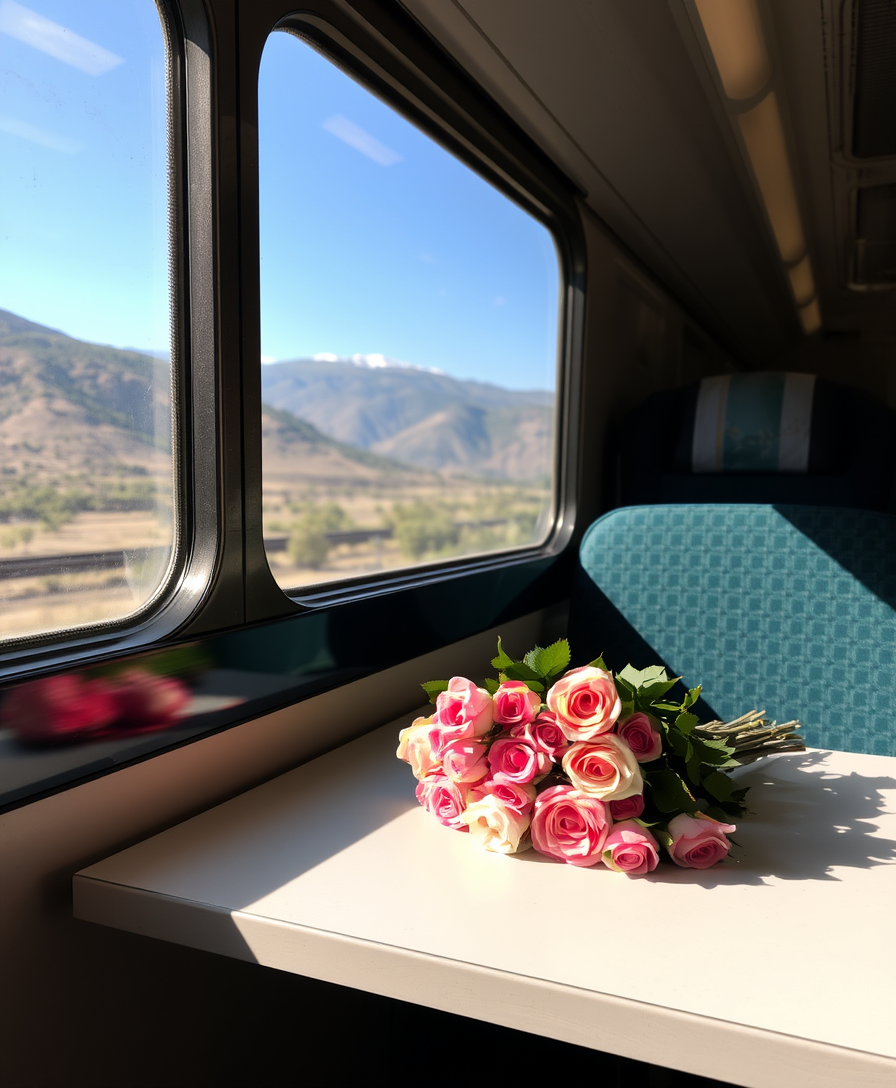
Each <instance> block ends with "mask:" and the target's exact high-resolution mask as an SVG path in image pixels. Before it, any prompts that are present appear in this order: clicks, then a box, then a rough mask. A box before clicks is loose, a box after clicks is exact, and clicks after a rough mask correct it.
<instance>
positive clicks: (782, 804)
mask: <svg viewBox="0 0 896 1088" xmlns="http://www.w3.org/2000/svg"><path fill="white" fill-rule="evenodd" d="M826 755H827V753H825V752H793V753H787V754H783V753H782V754H781V755H777V756H773V757H770V758H767V759H762V760H759V761H757V762H756V763H754V764H752V765H750V766H748V767H745V768H744V769H743V770H741V771H739V772H738V773H737V779H738V782H739V783H740V784H741V785H743V786H749V787H750V792H749V793H748V794H747V804H748V805H749V813H748V815H747V816H746V817H744V818H743V819H742V820H740V821H738V828H737V831H736V833H735V834H734V836H733V838H734V839H735V840H736V842H737V845H736V846H734V847H733V848H732V851H731V855H730V859H729V860H728V861H727V862H725V863H724V864H722V865H718V866H716V867H714V868H712V869H709V870H703V871H695V870H692V869H678V868H674V869H673V868H672V867H671V866H662V867H661V868H660V869H659V870H657V872H655V873H653V874H651V876H650V878H649V879H651V880H663V881H667V882H671V883H680V884H685V883H687V884H690V883H695V884H701V885H703V886H705V887H711V886H713V885H714V884H764V883H765V882H766V881H765V879H764V878H766V877H773V878H775V879H776V880H840V879H841V878H840V877H839V876H838V875H837V870H838V869H842V868H848V869H870V868H872V867H873V866H876V865H886V864H892V863H893V862H894V861H896V840H894V839H891V838H883V837H881V836H880V835H876V834H875V830H876V827H877V823H878V820H879V818H880V816H881V815H882V814H883V813H885V812H886V811H887V809H888V799H887V797H886V794H887V792H888V791H889V792H890V794H891V797H892V795H893V793H894V791H896V779H893V778H890V777H888V776H885V775H884V776H878V775H865V774H860V773H858V772H855V771H854V772H852V773H851V774H848V775H841V774H837V773H835V772H833V771H831V770H830V769H829V768H826V767H825V760H826ZM889 806H890V807H891V806H892V800H890V802H889Z"/></svg>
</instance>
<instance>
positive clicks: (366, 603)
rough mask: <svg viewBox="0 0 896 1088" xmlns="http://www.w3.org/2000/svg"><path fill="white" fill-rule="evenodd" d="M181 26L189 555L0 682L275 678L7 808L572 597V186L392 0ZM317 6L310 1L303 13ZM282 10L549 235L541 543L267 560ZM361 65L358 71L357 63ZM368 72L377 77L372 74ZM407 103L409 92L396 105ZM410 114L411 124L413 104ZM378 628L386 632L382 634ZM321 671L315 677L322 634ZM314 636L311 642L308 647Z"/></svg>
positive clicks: (576, 236)
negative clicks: (452, 553)
mask: <svg viewBox="0 0 896 1088" xmlns="http://www.w3.org/2000/svg"><path fill="white" fill-rule="evenodd" d="M163 3H164V5H165V7H166V9H167V10H168V12H169V14H170V24H169V25H170V26H171V28H172V31H173V34H172V39H173V40H172V52H171V79H172V89H173V95H174V97H173V108H172V109H171V119H172V133H171V139H172V144H173V147H172V152H173V156H172V166H173V171H174V184H173V205H174V208H173V220H172V222H173V226H174V239H173V245H174V253H175V261H176V269H177V272H176V275H175V279H174V298H175V307H176V313H175V328H176V337H177V340H176V350H175V353H176V355H178V356H179V360H180V365H179V372H180V376H181V381H180V385H179V388H178V398H179V407H180V409H181V413H182V432H181V434H182V438H181V447H180V449H181V464H180V470H179V471H180V473H181V479H182V480H183V485H184V486H183V488H182V492H183V502H184V504H185V505H184V509H183V510H182V520H181V524H182V526H183V531H182V543H181V548H182V553H181V558H180V566H179V568H178V572H177V576H176V578H175V579H174V581H173V582H172V583H171V586H170V589H169V591H168V594H167V597H166V599H165V600H164V602H163V603H162V604H160V606H159V607H158V610H157V611H156V612H155V613H154V614H152V615H151V616H149V617H147V618H146V619H144V620H141V622H139V623H134V624H132V625H131V626H128V627H126V628H125V629H119V630H114V631H112V630H102V631H97V630H90V631H85V632H76V633H74V634H73V635H72V636H71V637H68V638H59V637H58V636H55V635H54V636H53V639H51V640H48V642H47V643H46V644H43V645H40V646H34V645H29V646H23V645H18V646H11V647H10V649H9V651H8V652H6V653H4V654H2V655H0V684H2V685H3V686H8V685H12V684H16V683H19V682H22V681H25V680H28V679H33V678H35V677H39V676H47V675H53V674H57V673H62V672H75V673H78V672H81V671H83V670H86V669H90V668H91V667H94V666H96V665H98V664H107V663H113V664H121V663H125V662H127V663H135V664H139V662H140V661H141V660H142V659H146V658H148V657H150V656H152V655H153V654H155V653H157V652H158V651H159V650H165V649H167V648H170V647H173V646H178V645H183V644H184V643H187V642H189V643H198V644H199V645H200V646H201V647H202V648H203V650H204V651H205V652H206V653H208V654H209V655H211V657H212V658H213V659H214V660H215V661H217V662H221V663H223V664H222V667H224V668H230V669H248V670H252V669H253V668H254V669H255V670H257V673H258V674H263V675H264V676H267V677H275V678H277V679H278V683H274V684H272V685H270V687H269V689H266V690H265V691H264V692H262V693H261V694H259V692H258V691H255V692H254V694H253V693H252V691H251V688H252V685H251V684H250V685H249V687H248V688H247V691H249V694H247V696H246V701H245V702H244V703H242V704H241V705H239V706H236V707H234V708H232V709H227V710H222V711H219V712H215V713H213V714H206V715H203V716H200V718H198V719H197V720H196V721H195V722H194V723H191V724H190V728H189V729H186V730H182V729H179V730H178V731H176V735H175V733H170V734H166V733H165V732H161V733H157V734H154V735H153V736H152V737H151V738H149V739H146V740H143V741H141V743H140V744H133V745H130V746H125V747H124V748H123V750H122V752H121V754H120V755H119V756H116V757H114V758H112V759H106V760H102V761H100V765H98V763H97V760H96V758H95V757H94V756H92V754H91V750H90V745H89V743H88V744H85V745H83V746H81V749H80V750H81V751H82V752H83V760H82V762H81V763H80V764H79V765H78V766H74V767H72V768H71V769H69V770H68V771H66V772H65V774H61V775H60V774H57V775H55V776H52V777H48V778H45V779H42V780H40V781H35V783H34V788H33V789H31V790H30V791H24V792H22V791H20V792H19V794H18V795H17V796H16V797H14V798H11V799H8V800H4V799H3V798H2V797H0V811H4V810H5V809H8V808H14V807H18V806H19V805H21V804H26V803H28V802H29V801H31V800H34V799H36V798H37V797H41V796H46V795H48V794H50V793H55V792H58V791H59V790H62V789H66V788H69V787H70V786H73V785H76V784H79V783H81V782H84V781H87V780H89V779H93V778H96V777H98V776H101V775H103V774H107V773H111V772H112V771H114V770H116V769H118V768H119V767H121V766H126V765H129V764H131V763H134V762H139V761H142V760H144V759H147V758H151V757H152V756H154V755H156V754H158V753H160V752H163V751H168V750H171V749H173V748H177V747H181V746H183V745H184V744H188V743H191V742H192V741H193V740H195V739H199V738H200V737H202V736H206V735H209V734H210V733H214V732H219V731H222V730H225V729H229V728H231V727H233V726H236V725H239V724H242V723H243V722H246V721H249V720H251V719H253V718H257V717H258V716H260V715H261V714H265V713H269V712H270V711H273V710H276V709H279V708H281V707H284V706H287V705H291V704H294V703H296V702H299V701H302V700H304V699H305V698H309V697H311V696H314V695H317V694H320V693H321V692H323V691H327V690H331V689H333V688H336V687H339V686H341V685H343V684H345V683H348V682H350V681H352V680H356V679H358V678H360V677H363V676H367V675H370V674H372V673H375V672H379V671H381V670H383V669H386V668H389V667H391V666H393V665H397V664H399V663H400V662H402V661H406V660H410V659H411V658H413V657H417V656H419V655H420V654H421V653H426V652H428V651H431V650H436V649H438V648H440V647H442V646H445V645H448V644H449V643H453V642H458V641H460V640H461V639H464V638H466V637H469V636H471V635H474V634H477V633H479V632H481V631H483V630H487V629H489V628H491V627H494V626H496V625H497V624H502V623H509V622H511V621H513V620H516V619H518V618H520V617H522V616H525V615H527V614H529V613H533V612H536V611H537V610H539V609H544V608H549V607H551V606H553V605H556V604H557V603H559V602H562V601H564V600H565V599H566V598H568V596H569V586H570V580H571V574H572V569H573V560H574V554H573V551H574V549H573V547H572V545H573V543H574V539H575V538H574V530H575V521H576V486H577V476H578V461H579V456H580V455H579V418H578V415H579V413H578V403H577V398H576V396H575V393H576V392H577V391H578V390H579V389H580V386H581V379H582V348H583V334H584V308H585V235H584V227H583V224H582V221H581V219H580V215H579V210H578V205H577V203H576V198H577V196H578V195H580V194H578V192H577V190H576V189H575V187H574V186H573V185H572V183H571V182H570V181H569V180H568V179H567V178H566V177H565V176H564V175H563V174H562V173H560V171H559V170H558V169H557V168H556V167H555V166H554V165H553V164H552V163H551V162H550V160H549V159H548V158H547V156H545V155H544V153H542V152H541V151H540V150H539V149H538V148H537V146H536V145H535V144H534V142H532V141H531V140H530V139H529V138H528V137H527V136H526V135H525V134H524V133H523V132H522V130H521V129H520V128H519V127H518V126H516V124H515V123H514V122H513V121H512V120H511V119H510V118H509V117H508V116H507V115H506V114H504V113H503V112H502V111H501V110H500V109H499V108H498V107H497V106H496V105H495V104H494V103H493V102H492V101H491V99H490V98H488V96H487V95H486V94H485V93H484V92H483V91H482V90H481V89H480V88H479V87H478V86H477V85H476V84H475V83H474V82H473V81H472V80H471V79H470V78H469V77H468V76H467V75H466V74H465V73H464V72H463V71H462V69H460V67H459V66H458V65H457V64H456V63H455V62H454V61H453V60H452V59H451V58H450V57H449V56H448V55H447V54H446V53H444V51H443V50H442V49H441V47H440V46H438V45H437V43H435V42H434V41H433V40H432V39H431V38H430V37H429V36H428V35H427V34H426V32H425V31H424V30H423V29H422V28H421V27H420V26H419V24H417V22H416V21H415V20H414V19H413V18H412V17H411V16H410V15H409V14H408V13H407V12H406V11H405V10H404V9H403V8H402V7H401V6H400V5H399V4H397V3H389V4H387V3H383V2H381V0H314V3H313V4H312V3H309V4H308V5H306V6H305V8H304V9H303V10H302V11H301V12H296V10H295V9H294V8H292V9H291V8H289V7H288V5H286V4H284V3H283V0H257V2H256V4H254V5H252V6H251V8H250V6H249V5H238V4H237V3H236V0H163ZM310 9H313V10H310ZM286 20H295V21H297V22H298V21H301V25H302V27H303V28H308V27H310V26H313V27H314V28H315V33H318V34H325V36H326V40H327V42H328V43H330V44H332V43H334V42H335V44H334V45H332V47H333V48H334V49H337V48H338V49H339V50H342V51H344V53H345V62H346V63H348V64H350V65H351V66H352V68H353V69H355V70H356V71H358V70H359V69H361V70H362V71H361V72H360V74H362V76H363V74H364V71H366V69H367V68H369V70H370V71H371V73H372V75H371V81H379V82H378V84H377V86H378V87H379V88H380V89H379V90H377V87H376V86H373V87H371V89H373V90H374V93H381V95H382V96H383V97H385V98H386V100H387V101H390V103H391V104H392V105H393V106H395V107H396V108H399V111H400V112H403V113H405V114H406V115H410V119H411V120H414V121H416V123H418V124H421V126H422V127H423V128H424V130H425V131H427V132H428V133H429V134H430V135H431V136H433V137H434V138H436V139H437V140H438V142H440V143H442V144H443V146H446V147H447V148H448V150H449V151H451V152H452V153H454V154H458V155H459V156H460V157H461V158H462V160H463V161H465V162H466V163H467V164H468V165H470V166H471V167H472V168H473V169H475V170H477V171H478V172H479V173H480V174H483V175H484V176H485V177H486V179H487V180H489V181H491V182H492V183H493V184H495V185H497V186H498V188H500V189H502V190H503V191H504V192H505V193H507V195H509V196H510V198H511V199H513V200H515V201H516V202H517V203H518V204H521V205H522V206H523V207H524V208H526V210H528V211H530V212H531V213H532V214H534V215H535V216H536V218H538V219H539V220H540V221H541V222H543V223H544V224H545V226H547V227H548V229H549V230H550V231H551V233H552V235H553V237H554V239H555V242H556V244H557V249H558V254H559V258H560V265H561V292H562V293H561V300H560V314H561V328H560V329H559V330H558V331H559V345H558V352H559V363H558V387H557V403H558V414H557V435H556V439H555V440H556V442H557V480H556V497H555V502H556V504H557V509H556V517H555V522H554V528H553V530H552V533H551V535H550V536H549V537H548V539H547V541H546V542H545V543H544V544H542V545H539V546H534V547H527V548H523V549H519V550H515V551H513V552H510V553H495V554H487V555H481V556H474V557H464V558H460V559H457V560H453V561H451V562H447V563H441V564H433V565H430V566H427V567H419V568H408V569H405V570H403V571H398V572H396V573H393V574H385V575H383V576H379V577H377V578H376V579H370V578H366V579H364V578H362V579H355V580H352V581H351V582H344V583H339V584H338V585H336V586H328V587H325V588H324V589H323V591H322V592H320V593H313V594H307V595H304V596H303V597H302V598H301V600H293V599H291V598H290V597H288V596H287V595H286V593H285V592H284V591H283V590H282V589H281V588H280V587H279V586H278V585H277V583H276V582H275V581H274V579H273V576H272V575H271V573H270V569H269V567H268V564H267V559H266V556H265V550H264V543H263V534H262V519H261V510H262V497H261V487H262V476H261V472H262V465H261V374H260V365H259V357H260V296H259V269H258V246H259V239H258V144H257V109H258V99H257V78H258V65H259V62H260V58H261V54H262V50H263V48H264V44H265V42H266V41H267V38H268V36H269V34H270V33H271V32H272V31H273V29H274V28H275V27H277V26H278V25H281V24H282V23H284V21H286ZM365 66H366V67H365ZM368 85H370V84H368ZM396 99H400V101H401V105H397V104H396ZM414 110H417V111H419V118H420V120H417V118H416V117H415V116H414V115H413V111H414ZM384 635H385V636H388V637H384ZM322 641H323V642H326V644H327V645H328V646H329V648H330V649H331V650H332V653H331V658H332V661H331V664H330V665H328V666H327V667H326V668H323V669H318V670H317V671H314V669H313V668H312V664H311V661H312V658H313V656H314V652H316V648H317V646H318V645H319V644H321V642H322ZM309 647H313V651H314V652H313V651H312V650H311V649H309Z"/></svg>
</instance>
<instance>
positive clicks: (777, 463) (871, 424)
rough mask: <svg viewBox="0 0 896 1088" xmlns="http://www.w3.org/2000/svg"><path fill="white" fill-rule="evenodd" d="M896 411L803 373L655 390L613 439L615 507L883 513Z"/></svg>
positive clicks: (895, 445) (895, 441) (893, 461)
mask: <svg viewBox="0 0 896 1088" xmlns="http://www.w3.org/2000/svg"><path fill="white" fill-rule="evenodd" d="M894 469H896V413H894V412H892V411H891V410H890V409H889V408H887V407H886V405H884V404H882V403H881V402H880V401H878V400H876V399H875V398H874V397H872V396H871V395H870V394H868V393H866V392H864V391H863V390H861V389H855V388H852V387H849V386H845V385H839V384H837V383H835V382H830V381H825V380H823V379H821V378H816V377H815V376H814V375H812V374H796V373H781V372H767V373H753V374H723V375H718V376H717V377H713V378H704V379H703V380H702V381H701V382H697V383H696V384H694V385H689V386H683V387H682V388H679V389H671V390H664V391H662V392H660V393H656V394H654V395H653V396H652V397H650V398H648V400H647V401H645V402H644V404H643V405H641V407H640V408H638V409H637V410H636V411H635V412H634V413H633V414H632V415H631V416H630V417H629V420H628V421H627V422H626V424H625V426H624V428H623V431H622V435H621V437H620V442H619V470H620V472H619V478H620V504H621V505H626V506H632V505H635V504H641V503H655V502H690V503H696V502H737V503H740V502H773V503H799V504H801V505H802V504H806V505H810V506H844V507H847V506H848V507H857V508H859V509H864V510H887V509H888V508H889V504H890V502H891V496H892V492H893V482H894Z"/></svg>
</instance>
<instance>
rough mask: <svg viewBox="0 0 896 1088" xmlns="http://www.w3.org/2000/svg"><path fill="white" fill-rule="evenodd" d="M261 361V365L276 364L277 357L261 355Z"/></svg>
mask: <svg viewBox="0 0 896 1088" xmlns="http://www.w3.org/2000/svg"><path fill="white" fill-rule="evenodd" d="M261 361H262V362H263V363H265V364H267V363H276V362H277V356H276V355H262V357H261Z"/></svg>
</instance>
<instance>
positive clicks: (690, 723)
mask: <svg viewBox="0 0 896 1088" xmlns="http://www.w3.org/2000/svg"><path fill="white" fill-rule="evenodd" d="M699 721H700V719H699V718H698V717H697V715H696V714H690V713H688V711H684V712H683V713H681V714H679V715H678V717H677V718H676V719H675V728H676V729H680V730H681V731H682V733H684V734H685V736H687V734H688V733H690V732H691V730H692V729H693V728H694V726H695V725H697V723H698V722H699Z"/></svg>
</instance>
